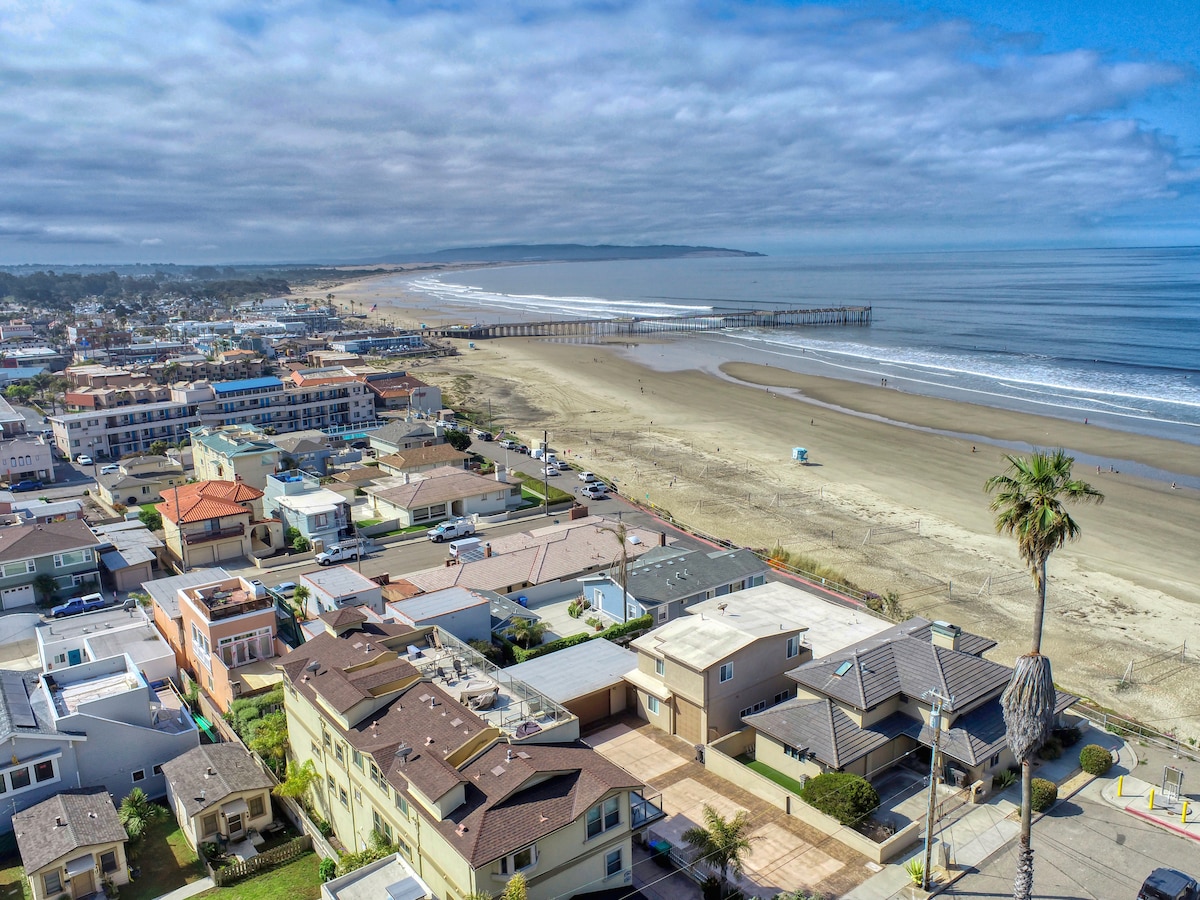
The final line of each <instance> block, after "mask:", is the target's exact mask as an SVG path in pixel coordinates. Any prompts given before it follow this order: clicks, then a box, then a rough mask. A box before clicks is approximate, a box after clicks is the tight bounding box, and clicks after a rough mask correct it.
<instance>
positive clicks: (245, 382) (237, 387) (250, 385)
mask: <svg viewBox="0 0 1200 900" xmlns="http://www.w3.org/2000/svg"><path fill="white" fill-rule="evenodd" d="M267 387H283V382H282V381H280V380H279V379H278V378H274V377H270V378H242V379H240V380H238V381H218V382H216V383H214V384H213V385H212V389H213V392H214V393H216V394H218V395H220V394H229V393H232V392H233V391H252V390H255V389H257V388H267Z"/></svg>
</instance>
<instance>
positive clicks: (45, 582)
mask: <svg viewBox="0 0 1200 900" xmlns="http://www.w3.org/2000/svg"><path fill="white" fill-rule="evenodd" d="M33 591H34V593H35V594H37V595H38V596H40V597H41V598H42V603H43V604H50V603H53V602H54V596H55V594H57V593H58V582H57V581H55V580H54V576H53V575H48V574H46V573H45V572H43V573H42V574H41V575H38V576H37V577H36V578H34V579H33Z"/></svg>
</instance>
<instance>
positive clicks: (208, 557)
mask: <svg viewBox="0 0 1200 900" xmlns="http://www.w3.org/2000/svg"><path fill="white" fill-rule="evenodd" d="M216 561H217V560H216V557H215V556H214V555H213V546H212V544H209V545H208V546H207V547H196V548H195V549H189V550H188V563H189V564H190V565H191V566H192V567H193V568H195V567H197V566H211V565H212V564H213V563H214V562H216Z"/></svg>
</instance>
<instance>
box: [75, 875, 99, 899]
mask: <svg viewBox="0 0 1200 900" xmlns="http://www.w3.org/2000/svg"><path fill="white" fill-rule="evenodd" d="M94 893H96V876H95V875H94V874H93V873H92V871H91V870H90V869H89V870H88V871H86V872H82V873H80V874H79V875H76V876H75V877H74V878H72V879H71V896H72V897H86V896H87V895H88V894H94Z"/></svg>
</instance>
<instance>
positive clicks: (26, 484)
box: [9, 481, 42, 494]
mask: <svg viewBox="0 0 1200 900" xmlns="http://www.w3.org/2000/svg"><path fill="white" fill-rule="evenodd" d="M41 489H42V483H41V482H40V481H18V482H17V483H16V484H14V485H13V486H12V487H10V488H9V490H10V491H13V492H14V493H18V494H19V493H20V492H21V491H40V490H41Z"/></svg>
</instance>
